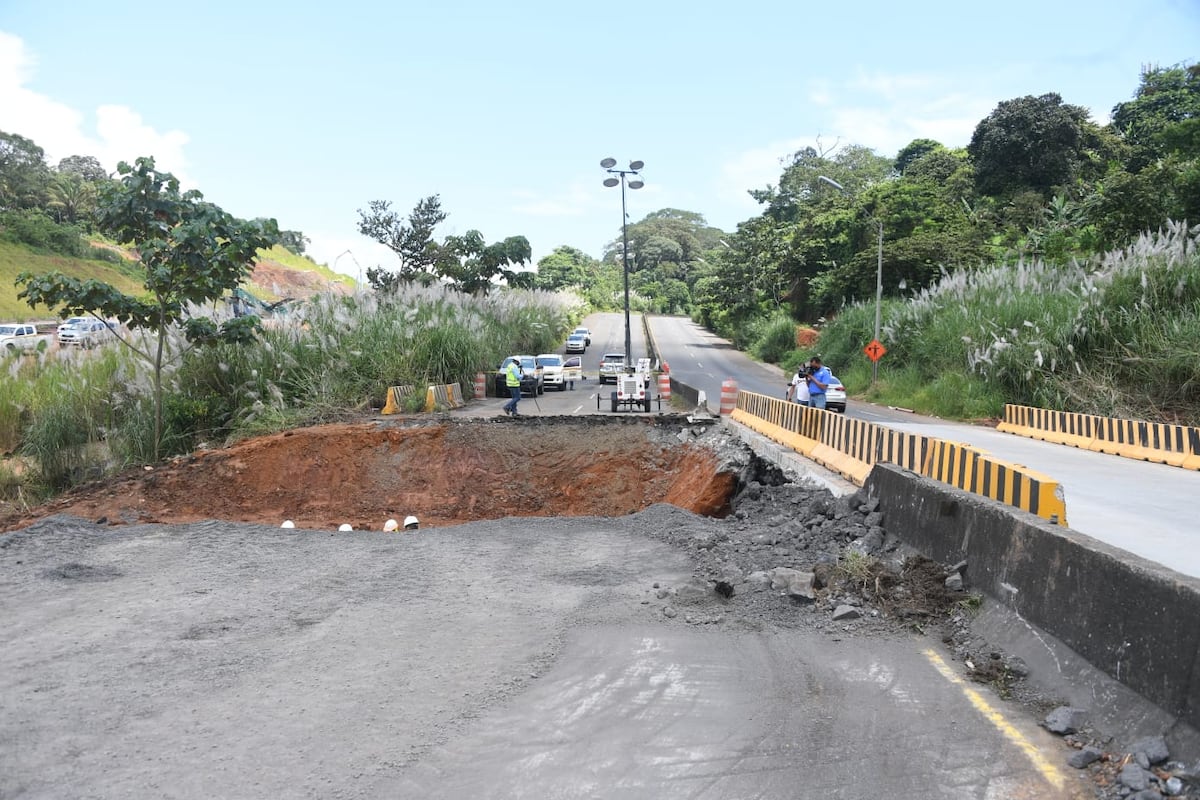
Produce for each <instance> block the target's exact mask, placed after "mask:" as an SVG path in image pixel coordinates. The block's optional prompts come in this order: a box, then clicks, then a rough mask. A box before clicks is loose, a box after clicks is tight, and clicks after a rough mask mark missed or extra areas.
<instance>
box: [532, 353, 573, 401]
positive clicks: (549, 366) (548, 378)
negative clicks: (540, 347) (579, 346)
mask: <svg viewBox="0 0 1200 800" xmlns="http://www.w3.org/2000/svg"><path fill="white" fill-rule="evenodd" d="M537 363H538V365H539V366H540V367H541V368H542V384H543V385H544V386H545V387H546V388H547V389H558V390H559V391H560V392H561V391H563V390H564V389H566V388H567V382H566V380H565V379H564V377H563V357H562V356H560V355H559V354H558V353H542V354H541V355H540V356H538V357H537Z"/></svg>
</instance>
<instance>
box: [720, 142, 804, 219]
mask: <svg viewBox="0 0 1200 800" xmlns="http://www.w3.org/2000/svg"><path fill="white" fill-rule="evenodd" d="M809 146H813V147H816V146H817V142H816V141H815V140H813V139H787V140H783V141H775V142H771V143H769V144H766V145H763V146H762V147H756V148H754V149H753V150H746V151H744V152H742V153H738V154H737V155H736V156H734V157H733V158H731V159H729V160H727V161H726V162H725V163H724V164H722V165H721V174H720V178H719V180H718V183H719V186H720V191H721V193H722V194H723V195H725V196H726V197H727V198H728V200H730V201H733V202H736V203H737V204H738V205H740V206H743V207H745V208H758V203H757V202H755V200H754V198H752V197H750V195H749V194H747V192H748V191H749V190H750V189H764V188H766V186H767V185H768V184H770V185H772V186H776V185H778V184H779V176H780V175H781V174H783V168H784V162H785V161H787V160H788V159H789V157H790V156H791V155H792V154H793V153H795V152H796V151H798V150H801V149H803V148H805V147H809Z"/></svg>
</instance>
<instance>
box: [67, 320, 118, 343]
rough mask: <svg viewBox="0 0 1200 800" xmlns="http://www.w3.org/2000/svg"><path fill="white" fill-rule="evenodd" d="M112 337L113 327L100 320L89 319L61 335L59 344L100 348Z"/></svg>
mask: <svg viewBox="0 0 1200 800" xmlns="http://www.w3.org/2000/svg"><path fill="white" fill-rule="evenodd" d="M112 335H113V331H112V326H110V325H109V324H107V323H104V322H101V321H100V320H98V319H89V320H84V321H83V322H79V323H76V324H74V325H72V326H70V327H69V328H67V329H66V330H64V331H63V332H62V333H60V334H59V335H58V343H59V344H60V345H61V346H63V347H67V346H75V347H98V346H100V345H102V344H104V343H105V342H106V341H108V339H109V338H110V337H111V336H112Z"/></svg>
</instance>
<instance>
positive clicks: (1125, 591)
mask: <svg viewBox="0 0 1200 800" xmlns="http://www.w3.org/2000/svg"><path fill="white" fill-rule="evenodd" d="M864 491H865V493H866V494H867V495H868V496H869V497H871V498H875V499H878V500H879V503H880V510H881V511H882V512H883V514H884V525H885V526H886V527H887V529H888V530H889V531H892V532H895V533H896V534H897V535H899V536H900V537H901V538H902V539H903V540H904V541H905V543H907V544H909V545H911V546H913V547H914V548H916V549H917V550H919V551H920V552H921V553H923V554H924V555H926V556H928V557H929V558H933V559H935V560H937V561H940V562H943V563H957V562H959V561H963V560H965V561H966V562H967V571H966V577H967V582H968V585H970V586H971V587H973V588H977V589H979V590H981V591H983V592H984V593H985V594H987V595H989V596H990V597H992V598H994V599H996V600H998V601H1000V602H1001V603H1003V604H1004V605H1006V606H1008V607H1010V608H1011V609H1012V610H1014V611H1015V612H1016V613H1017V614H1019V615H1020V617H1021V619H1023V620H1026V621H1028V622H1029V623H1031V624H1033V625H1036V626H1037V627H1038V628H1041V629H1042V630H1045V631H1047V632H1049V633H1050V634H1052V635H1053V636H1055V637H1057V638H1058V639H1059V640H1061V641H1062V642H1063V643H1065V644H1066V645H1067V646H1069V647H1070V648H1072V649H1073V650H1074V651H1075V652H1077V653H1079V654H1080V655H1081V656H1082V657H1083V658H1085V659H1086V660H1087V661H1088V662H1089V663H1091V664H1092V665H1093V666H1095V667H1096V668H1098V669H1100V670H1102V671H1103V672H1105V673H1107V674H1108V675H1109V676H1111V677H1112V678H1114V679H1116V680H1117V681H1119V682H1120V683H1122V684H1124V685H1125V686H1128V687H1129V688H1130V689H1132V690H1133V691H1135V692H1137V693H1138V694H1139V695H1141V696H1142V697H1144V698H1146V699H1147V700H1150V701H1151V702H1153V703H1154V704H1155V705H1157V706H1158V707H1159V708H1161V709H1163V710H1164V711H1166V712H1167V713H1168V714H1171V715H1172V716H1175V717H1177V718H1178V719H1181V720H1183V721H1184V722H1186V723H1188V724H1189V725H1191V726H1193V727H1200V625H1197V624H1196V620H1198V619H1200V579H1196V578H1191V577H1188V576H1186V575H1181V574H1179V573H1177V572H1174V571H1172V570H1170V569H1167V568H1166V567H1162V566H1160V565H1158V564H1155V563H1153V562H1150V561H1147V560H1145V559H1142V558H1140V557H1138V556H1135V555H1133V554H1132V553H1128V552H1126V551H1124V550H1121V549H1119V548H1116V547H1112V546H1110V545H1107V544H1105V543H1103V542H1099V541H1096V540H1094V539H1092V538H1090V537H1088V536H1085V535H1083V534H1080V533H1077V532H1075V531H1070V530H1067V529H1064V528H1062V527H1060V526H1056V525H1051V524H1049V523H1047V522H1046V521H1045V520H1043V519H1041V518H1039V517H1036V516H1034V515H1032V514H1028V513H1025V512H1022V511H1019V510H1016V509H1013V508H1012V507H1010V506H1005V505H1002V504H1000V503H999V502H997V501H994V500H990V499H987V498H984V497H980V496H978V495H975V494H971V493H968V492H966V491H961V490H958V489H953V488H950V487H948V486H946V485H944V484H942V483H938V482H936V481H934V480H932V479H930V478H927V477H924V476H921V475H916V474H913V473H912V472H908V471H906V470H903V469H900V468H899V467H896V466H893V465H890V464H878V465H876V466H875V468H874V469H873V470H872V471H871V473H870V475H869V476H868V477H867V479H866V481H865V484H864Z"/></svg>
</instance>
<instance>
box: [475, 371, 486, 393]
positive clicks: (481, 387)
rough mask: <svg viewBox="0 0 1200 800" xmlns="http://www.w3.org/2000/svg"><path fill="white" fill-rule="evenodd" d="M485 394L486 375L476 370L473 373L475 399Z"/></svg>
mask: <svg viewBox="0 0 1200 800" xmlns="http://www.w3.org/2000/svg"><path fill="white" fill-rule="evenodd" d="M486 395H487V376H486V375H484V374H483V373H482V372H476V373H475V399H476V400H479V399H480V398H482V397H484V396H486Z"/></svg>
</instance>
